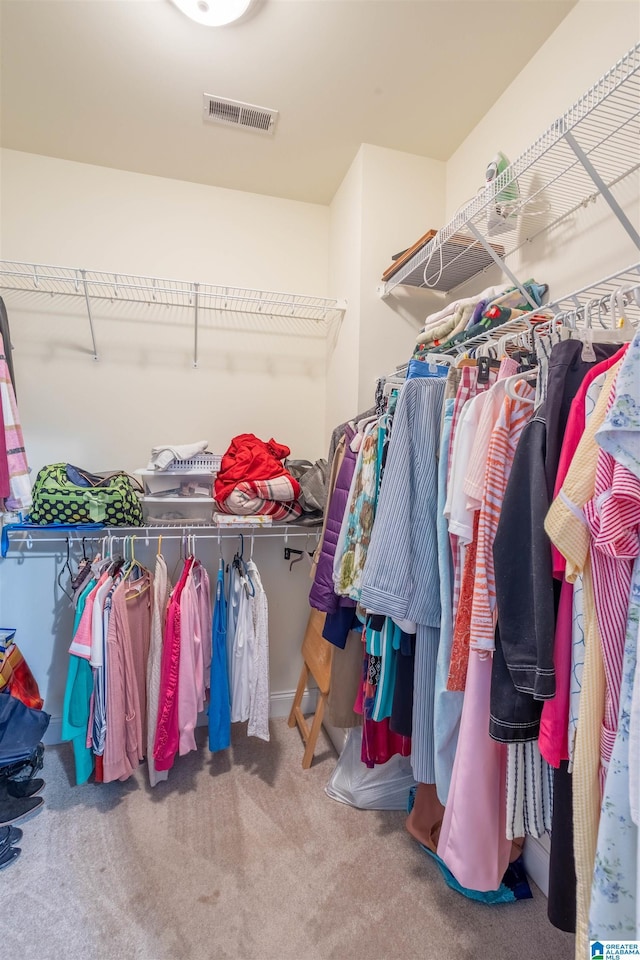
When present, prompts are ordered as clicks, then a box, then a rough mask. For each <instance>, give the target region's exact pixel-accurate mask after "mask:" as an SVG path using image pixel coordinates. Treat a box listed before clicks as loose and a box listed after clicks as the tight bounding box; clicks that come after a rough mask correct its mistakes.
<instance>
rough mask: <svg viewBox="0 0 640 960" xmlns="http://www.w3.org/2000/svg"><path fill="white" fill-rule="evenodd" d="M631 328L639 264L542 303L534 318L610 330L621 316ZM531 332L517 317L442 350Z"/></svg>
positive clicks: (639, 313)
mask: <svg viewBox="0 0 640 960" xmlns="http://www.w3.org/2000/svg"><path fill="white" fill-rule="evenodd" d="M623 311H624V315H625V317H626V319H627V320H629V321H630V322H631V323H632V324H633V325H634V326H636V327H639V326H640V263H635V264H632V265H631V266H630V267H626V268H625V269H624V270H619V271H618V272H617V273H613V274H611V275H610V276H608V277H604V279H602V280H598V281H597V282H596V283H592V284H589V285H587V286H585V287H581V288H580V289H579V290H574V291H573V292H572V293H569V294H567V295H566V296H563V297H560V298H558V299H557V300H554V301H553V302H552V303H549V304H546V305H545V306H544V307H541V308H540V309H539V310H538V311H537V315H538V316H544V315H547V314H548V315H549V316H554V315H555V316H557V317H558V319H561V318H564V319H567V320H571V323H572V325H573V326H575V327H578V328H580V327H584V326H585V325H586V323H587V321H589V322H590V323H591V325H592V326H593V327H594V328H598V327H604V328H609V329H613V328H614V324H615V323H616V322H617V321H618V320H619V319H620V316H621V313H622V312H623ZM530 329H531V323H530V322H529V320H528V319H527V315H524V316H520V317H518V318H517V319H515V320H508V321H507V322H506V323H503V324H501V325H500V326H498V327H494V328H493V329H492V330H488V331H487V332H486V333H483V334H480V335H479V336H477V337H471V338H470V339H469V340H465V341H463V342H462V343H459V344H457V345H456V346H454V347H451V349H450V350H447V351H445V352H446V353H447V354H458V353H466V352H467V351H469V350H472V349H474V348H475V347H479V346H481V345H482V344H486V343H492V342H497V341H498V340H500V339H501V337H503V336H504V335H505V334H514V335H515V334H516V333H524V332H526V331H528V330H530Z"/></svg>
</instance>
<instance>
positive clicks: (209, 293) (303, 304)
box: [0, 260, 346, 366]
mask: <svg viewBox="0 0 640 960" xmlns="http://www.w3.org/2000/svg"><path fill="white" fill-rule="evenodd" d="M0 292H2V293H3V294H4V293H6V292H10V293H13V294H15V295H17V296H19V297H21V300H22V299H23V298H24V297H33V296H34V295H35V296H44V297H47V296H49V297H60V298H63V297H66V298H68V297H70V298H79V299H80V300H81V301H84V305H85V307H86V312H87V317H88V320H89V328H90V333H91V341H92V346H93V356H94V359H96V360H97V359H98V347H97V343H96V334H95V326H94V315H93V309H92V308H93V306H94V305H96V307H97V305H107V304H108V305H110V306H112V305H114V306H115V307H116V308H117V306H118V305H119V304H129V305H132V304H140V305H147V306H151V307H165V308H174V309H176V310H182V311H184V310H187V311H189V313H190V316H191V318H192V322H193V336H194V349H193V363H194V366H197V363H198V335H199V332H200V327H201V326H202V325H203V322H204V321H205V318H206V317H207V315H209V316H212V315H214V314H218V315H225V316H226V317H228V318H231V319H232V320H235V322H236V328H237V329H246V324H245V323H244V321H245V320H246V318H251V319H252V320H253V323H252V325H251V327H250V329H251V331H252V332H255V331H256V330H258V331H259V330H260V326H261V325H262V326H263V327H264V328H267V329H268V332H277V333H282V334H286V333H289V334H296V333H304V334H305V335H307V336H315V337H325V336H327V334H328V331H329V329H330V326H331V324H333V323H334V322H336V321H339V320H341V319H342V317H343V315H344V312H345V309H346V303H345V302H344V301H340V300H335V299H331V298H329V297H310V296H300V295H298V294H293V293H277V292H273V291H264V290H252V289H249V288H244V287H231V286H219V285H215V284H211V283H197V282H187V281H184V280H167V279H164V278H161V277H146V276H134V275H132V274H123V273H107V272H103V271H99V270H85V269H83V268H81V267H62V266H52V265H51V264H39V263H28V262H24V261H17V260H0ZM110 315H113V313H112V312H111V314H110ZM232 328H233V327H232Z"/></svg>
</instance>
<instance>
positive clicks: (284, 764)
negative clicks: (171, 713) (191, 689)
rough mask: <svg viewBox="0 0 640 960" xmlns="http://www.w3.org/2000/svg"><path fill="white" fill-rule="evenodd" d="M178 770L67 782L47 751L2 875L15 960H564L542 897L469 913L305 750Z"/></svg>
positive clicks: (1, 927)
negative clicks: (163, 779)
mask: <svg viewBox="0 0 640 960" xmlns="http://www.w3.org/2000/svg"><path fill="white" fill-rule="evenodd" d="M205 732H206V731H204V730H200V731H199V734H200V739H201V741H202V743H203V747H202V749H201V750H200V752H199V753H198V754H191V755H190V756H188V757H184V758H182V759H179V760H178V762H177V764H176V767H175V769H174V771H172V773H171V774H170V780H169V782H167V783H162V784H159V785H158V786H157V787H156V788H155V789H154V790H151V789H150V788H149V786H148V785H147V783H146V768H145V767H143V768H141V770H140V771H139V774H138V779H137V780H131V781H129V782H127V783H125V784H120V783H117V784H107V785H95V786H94V785H87V786H84V787H74V786H72V785H71V782H72V777H73V767H72V758H71V749H70V747H67V746H63V747H58V748H50V749H48V750H47V754H46V761H45V769H44V776H45V778H46V780H47V786H46V789H45V794H44V795H45V798H46V803H45V809H44V810H43V811H42V812H41V813H40V814H39V815H38V816H36V817H35V818H34V819H33V820H31V821H28V822H27V823H26V824H24V833H25V836H24V839H23V841H22V849H23V853H22V857H21V858H20V860H19V861H18V862H17V863H16V864H15V865H14V866H12V867H11V868H9V869H8V870H6V871H4V872H3V873H2V874H0V890H1V891H2V895H3V901H4V907H3V908H2V909H1V910H0V944H1V946H2V949H1V954H2V956H3V957H7V958H11V957H12V958H16V960H120V958H122V960H125V958H126V960H134V958H135V960H169V958H170V960H225V958H230V960H361V958H366V960H413V958H416V960H417V958H420V960H436V958H438V960H440V958H445V960H484V958H488V957H490V958H491V960H513V958H518V960H528V958H531V960H534V958H535V960H540V957H553V958H554V960H570V958H572V957H573V937H571V936H568V935H566V934H563V933H560V932H559V931H557V930H555V929H554V928H553V927H552V926H551V925H550V924H549V922H548V920H547V917H546V900H545V898H544V897H543V895H542V894H541V893H540V892H539V891H538V890H534V895H535V899H534V900H533V901H527V902H522V903H515V904H509V905H506V906H500V907H485V906H482V905H479V904H475V903H470V902H469V901H467V900H465V899H463V898H462V897H460V896H459V895H457V894H455V893H453V892H451V891H450V890H448V888H447V887H446V886H445V884H444V882H443V880H442V878H441V876H440V873H439V871H438V868H437V866H436V865H435V864H434V863H433V861H431V860H430V859H429V858H428V857H427V856H426V855H425V854H424V853H422V852H421V850H420V848H419V847H418V846H417V845H416V844H415V843H414V842H413V841H412V840H411V839H410V838H409V837H408V835H406V834H405V832H404V830H403V820H404V815H403V814H402V813H399V812H384V813H383V812H363V811H359V810H355V809H352V808H351V807H347V806H344V805H343V804H340V803H336V802H335V801H333V800H329V798H328V797H327V796H326V795H325V793H324V789H323V788H324V785H325V783H326V781H327V780H328V778H329V776H330V774H331V771H332V769H333V767H334V764H335V753H334V751H333V748H332V747H331V746H330V745H329V742H328V741H327V740H324V741H322V742H321V745H320V748H319V756H318V759H317V760H316V761H315V763H314V766H313V767H312V769H311V770H309V771H306V772H305V771H303V770H302V767H301V766H300V760H301V757H302V751H301V745H300V740H299V736H298V734H297V732H296V731H294V730H289V729H288V727H287V726H286V722H285V721H284V720H276V721H274V722H273V723H272V741H271V743H269V744H265V743H262V742H261V741H255V740H248V739H247V737H246V736H245V729H244V726H236V727H235V729H234V742H233V748H232V750H231V751H229V754H228V756H227V755H217V756H215V757H213V758H211V756H210V754H209V753H208V751H207V750H206V749H205V748H204V736H203V735H204V734H205Z"/></svg>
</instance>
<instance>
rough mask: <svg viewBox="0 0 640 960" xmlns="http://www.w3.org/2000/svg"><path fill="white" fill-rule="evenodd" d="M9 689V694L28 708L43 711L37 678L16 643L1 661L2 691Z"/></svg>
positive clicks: (0, 681) (0, 678)
mask: <svg viewBox="0 0 640 960" xmlns="http://www.w3.org/2000/svg"><path fill="white" fill-rule="evenodd" d="M5 687H8V688H9V693H10V694H11V696H12V697H15V698H16V699H17V700H21V701H22V703H24V704H25V706H27V707H32V708H34V709H36V710H41V709H42V704H43V700H42V697H41V696H40V690H39V689H38V684H37V683H36V680H35V677H34V676H33V674H32V673H31V670H30V669H29V667H28V665H27V662H26V660H25V659H24V657H23V656H22V653H21V652H20V649H19V648H18V646H17V645H16V644H15V643H12V644H10V645H9V646H8V647H7V650H6V653H5V654H4V657H3V658H2V659H1V660H0V690H3V689H4V688H5Z"/></svg>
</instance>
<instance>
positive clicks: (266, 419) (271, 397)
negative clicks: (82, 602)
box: [0, 150, 329, 717]
mask: <svg viewBox="0 0 640 960" xmlns="http://www.w3.org/2000/svg"><path fill="white" fill-rule="evenodd" d="M1 164H2V165H1V168H0V169H1V182H0V202H1V206H2V224H1V232H2V254H3V257H4V258H5V259H11V260H26V261H35V262H40V263H45V264H46V263H49V264H57V265H63V266H75V267H85V268H88V269H98V270H107V271H117V272H120V273H122V274H125V273H132V274H136V273H139V274H147V275H151V276H159V277H163V276H164V277H169V278H177V279H184V280H197V281H202V282H211V283H221V284H224V285H228V286H244V287H251V288H258V289H260V288H263V289H265V290H275V291H279V290H282V291H290V292H294V293H300V294H313V295H320V296H324V295H327V291H328V248H329V243H328V238H329V211H328V209H327V208H326V207H321V206H317V205H314V204H307V203H298V202H293V201H289V200H280V199H277V198H273V197H266V196H258V195H251V194H245V193H241V192H238V191H232V190H224V189H217V188H214V187H207V186H202V185H198V184H192V183H181V182H177V181H171V180H164V179H161V178H157V177H149V176H144V175H140V174H134V173H128V172H124V171H120V170H112V169H106V168H101V167H96V166H89V165H85V164H78V163H72V162H68V161H62V160H55V159H51V158H47V157H42V156H35V155H31V154H24V153H18V152H14V151H11V150H3V151H2V155H1ZM5 302H6V303H7V307H8V310H9V316H10V321H11V326H12V339H13V344H14V347H15V352H14V358H15V365H16V377H17V387H18V399H19V406H20V413H21V418H22V424H23V428H24V433H25V441H26V446H27V451H28V455H29V461H30V464H31V466H32V468H34V470H37V469H38V468H39V467H40V466H41V465H42V464H44V463H50V462H54V461H59V460H60V461H70V462H72V463H74V462H75V463H79V464H82V465H84V466H85V467H87V468H89V469H96V470H104V469H111V468H118V467H123V468H125V469H127V470H133V469H135V468H136V467H139V466H143V465H144V464H145V462H146V460H147V459H148V455H149V451H150V448H151V447H152V446H153V445H154V444H157V443H162V442H181V441H188V440H195V439H200V438H202V439H206V440H208V441H209V445H210V449H211V450H214V451H218V452H224V450H225V449H226V447H227V446H228V444H229V441H230V439H231V438H232V437H233V436H234V435H236V434H238V433H244V432H254V433H256V434H257V435H258V436H261V437H263V438H264V439H268V438H269V437H271V436H274V437H275V438H276V439H277V440H279V441H281V442H284V443H287V444H289V445H290V447H291V450H292V455H293V456H294V457H303V458H310V459H314V458H316V457H319V456H322V455H324V454H325V450H326V437H325V430H324V427H325V416H324V408H325V392H326V391H325V383H326V370H325V365H326V341H325V340H324V339H322V338H320V339H319V338H318V337H317V335H316V332H315V325H314V324H310V325H305V324H302V325H299V326H297V327H296V326H295V325H286V324H285V327H284V329H285V332H284V333H278V334H273V333H263V332H261V321H260V318H254V319H253V320H251V321H248V320H247V319H246V318H244V319H243V318H237V317H229V316H228V315H224V316H222V315H220V316H218V315H211V314H205V313H204V312H203V313H202V314H201V325H202V329H201V334H200V360H199V367H198V369H193V367H192V350H193V332H192V325H193V318H192V314H191V312H190V311H182V312H181V311H175V310H168V309H167V308H165V307H158V308H155V309H154V308H151V307H146V306H140V305H138V306H126V305H125V306H124V307H123V306H122V305H120V306H116V307H113V308H112V307H111V306H110V305H107V306H106V307H99V306H97V305H94V314H95V326H96V335H97V341H98V348H99V352H100V360H99V362H98V363H95V362H94V361H93V359H92V358H91V353H90V349H89V348H90V342H91V341H90V337H89V326H88V322H87V318H86V314H85V312H84V305H83V303H82V301H81V300H80V301H75V300H72V299H71V298H69V299H68V300H64V301H62V302H61V301H59V300H55V301H53V300H51V299H50V298H48V297H46V298H45V297H37V296H36V297H34V296H33V295H31V294H29V295H28V296H23V295H22V294H18V295H12V294H10V293H9V294H7V295H6V296H5ZM266 325H267V326H268V327H269V329H272V328H273V327H272V325H270V324H268V323H267V324H266ZM287 330H288V331H289V332H286V331H287ZM292 545H296V544H292ZM297 545H298V546H299V545H300V543H298V544H297ZM310 546H311V543H310ZM168 549H172V548H171V547H168ZM202 549H203V550H204V549H205V547H204V545H203V546H202ZM257 550H258V548H257ZM259 551H260V552H259V554H257V556H258V560H259V562H260V566H261V569H262V572H263V575H264V579H265V581H266V583H267V585H268V587H269V595H270V599H271V602H272V606H271V631H272V656H271V666H272V689H273V691H274V692H276V693H278V692H283V691H291V690H293V689H294V688H295V686H296V683H297V675H298V672H299V666H300V660H299V647H300V642H301V638H302V634H303V631H304V626H305V624H306V617H307V613H308V606H307V594H308V586H309V584H308V581H307V578H306V574H303V573H302V568H301V566H297V567H295V568H294V570H293V573H291V574H290V573H289V571H288V564H285V562H284V560H283V556H282V541H277V540H268V541H265V542H264V543H261V544H260V546H259ZM50 553H51V550H50V549H49V548H47V549H44V548H43V551H42V554H43V555H42V556H37V554H38V551H34V552H32V553H31V554H29V559H28V561H27V562H24V563H22V564H20V563H18V562H17V561H16V560H15V559H14V560H7V561H4V562H2V563H1V574H0V576H1V586H2V588H1V590H0V605H1V606H0V623H3V624H9V625H13V626H17V627H18V628H19V633H18V638H19V642H20V643H21V645H23V646H24V651H25V654H26V656H27V658H28V660H29V662H30V664H31V665H32V667H33V668H34V672H35V674H36V677H37V679H38V681H39V683H40V684H41V685H42V691H43V693H44V694H45V696H46V706H47V709H48V710H49V711H50V712H51V713H52V714H53V715H54V717H55V716H59V715H60V710H61V702H62V701H61V696H62V690H63V684H64V676H65V671H66V652H65V651H66V644H67V641H68V637H69V632H70V622H71V621H70V611H69V608H68V605H67V604H66V601H65V598H64V596H62V595H61V593H60V591H59V590H58V588H57V587H56V584H55V579H56V575H57V571H58V570H59V569H60V567H59V563H58V564H56V561H54V560H53V559H52V558H51V556H50ZM216 558H217V545H216V557H212V562H213V564H214V566H215V560H216ZM149 559H150V562H151V559H152V555H150V558H149ZM52 623H53V624H54V629H53V631H52Z"/></svg>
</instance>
